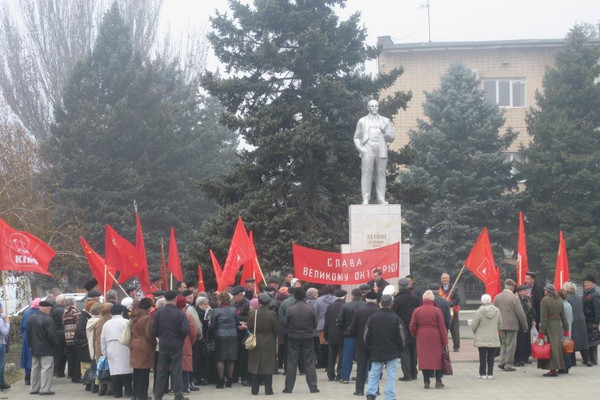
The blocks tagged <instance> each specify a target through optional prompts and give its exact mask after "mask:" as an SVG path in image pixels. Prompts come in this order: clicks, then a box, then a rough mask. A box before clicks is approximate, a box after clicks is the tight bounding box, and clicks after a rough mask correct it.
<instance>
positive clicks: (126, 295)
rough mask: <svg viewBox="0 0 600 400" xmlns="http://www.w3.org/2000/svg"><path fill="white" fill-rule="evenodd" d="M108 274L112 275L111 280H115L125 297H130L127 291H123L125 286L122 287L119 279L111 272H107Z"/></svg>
mask: <svg viewBox="0 0 600 400" xmlns="http://www.w3.org/2000/svg"><path fill="white" fill-rule="evenodd" d="M106 272H108V275H110V277H111V278H113V280H114V281H115V283H116V284H117V286H118V287H119V288H120V289H121V290H122V291H123V293H125V297H129V295H128V294H127V292H126V291H125V289H123V286H121V284H120V283H119V281H117V278H115V276H114V275H113V274H112V272H110V271H106Z"/></svg>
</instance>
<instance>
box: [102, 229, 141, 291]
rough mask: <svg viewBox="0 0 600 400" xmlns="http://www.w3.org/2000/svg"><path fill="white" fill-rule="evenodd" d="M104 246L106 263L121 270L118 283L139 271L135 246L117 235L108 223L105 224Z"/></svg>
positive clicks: (125, 280)
mask: <svg viewBox="0 0 600 400" xmlns="http://www.w3.org/2000/svg"><path fill="white" fill-rule="evenodd" d="M104 246H105V251H104V256H105V258H106V260H105V261H106V265H108V266H109V268H112V269H116V270H117V271H120V272H121V274H120V275H119V283H123V282H127V281H128V280H129V279H131V278H133V277H134V276H136V275H137V274H138V273H139V263H138V260H137V252H136V249H135V246H134V245H133V244H131V242H129V241H128V240H126V239H125V238H123V237H122V236H121V235H119V234H118V233H117V231H115V230H114V229H113V228H112V226H110V225H106V239H105V243H104Z"/></svg>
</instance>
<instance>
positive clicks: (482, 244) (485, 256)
mask: <svg viewBox="0 0 600 400" xmlns="http://www.w3.org/2000/svg"><path fill="white" fill-rule="evenodd" d="M465 266H466V267H467V268H468V269H469V270H470V271H471V272H472V273H473V274H474V275H475V276H476V277H477V278H479V280H481V281H482V282H483V284H484V285H485V292H486V293H487V294H489V295H490V296H491V297H492V299H493V298H494V297H496V295H497V294H498V282H499V280H500V276H499V274H498V270H497V269H496V264H495V262H494V254H493V253H492V245H491V244H490V238H489V236H488V231H487V228H485V227H484V228H483V230H482V231H481V234H480V235H479V238H477V242H475V245H474V246H473V248H472V249H471V253H469V256H468V257H467V260H466V261H465Z"/></svg>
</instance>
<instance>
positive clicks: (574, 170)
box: [519, 26, 600, 279]
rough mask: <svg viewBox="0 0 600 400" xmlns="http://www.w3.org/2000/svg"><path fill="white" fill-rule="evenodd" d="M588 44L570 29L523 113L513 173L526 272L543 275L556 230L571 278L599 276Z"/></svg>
mask: <svg viewBox="0 0 600 400" xmlns="http://www.w3.org/2000/svg"><path fill="white" fill-rule="evenodd" d="M592 39H597V36H595V34H594V33H593V31H592V30H591V29H589V28H587V27H584V26H576V27H575V28H573V29H572V30H571V31H570V33H569V34H568V35H567V39H566V43H565V47H564V48H563V49H562V50H561V51H560V52H559V53H558V54H557V55H556V58H555V65H554V67H553V68H548V69H547V70H546V74H545V76H544V80H543V84H542V88H543V91H542V92H538V93H536V103H537V104H536V107H535V108H532V109H531V110H530V111H529V113H528V115H527V130H528V132H529V134H530V135H531V137H532V139H533V142H532V143H531V145H530V146H529V148H527V149H525V150H523V152H522V154H523V156H524V159H525V160H526V162H525V163H524V164H522V165H521V166H520V167H519V168H520V169H521V171H522V178H523V179H525V181H526V189H525V191H524V193H523V194H522V199H521V200H522V204H523V208H524V210H523V211H524V213H525V216H526V217H527V221H528V227H527V233H528V236H527V245H528V249H527V250H528V256H529V263H530V267H529V268H530V269H533V270H536V269H537V270H541V271H545V272H548V273H549V275H550V276H552V275H553V273H554V272H553V271H554V267H555V265H556V255H557V251H558V232H559V230H562V231H563V232H564V234H565V242H566V244H567V251H568V257H569V267H570V270H571V271H572V276H573V277H574V278H575V279H577V278H582V277H584V276H585V275H586V274H588V273H594V274H598V272H600V133H599V131H598V127H599V126H600V86H599V85H598V77H599V76H600V65H599V64H598V61H599V58H600V46H599V45H598V41H597V40H592Z"/></svg>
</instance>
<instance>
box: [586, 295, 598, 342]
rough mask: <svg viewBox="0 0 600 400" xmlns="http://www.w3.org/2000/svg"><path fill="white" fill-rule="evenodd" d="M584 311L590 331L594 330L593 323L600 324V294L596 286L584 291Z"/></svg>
mask: <svg viewBox="0 0 600 400" xmlns="http://www.w3.org/2000/svg"><path fill="white" fill-rule="evenodd" d="M583 313H584V314H585V324H586V326H587V330H588V333H589V332H591V331H592V325H596V327H598V325H600V294H599V293H598V292H597V291H596V288H592V289H590V290H586V291H585V292H584V293H583Z"/></svg>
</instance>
